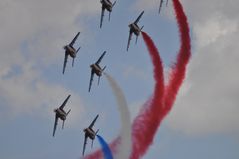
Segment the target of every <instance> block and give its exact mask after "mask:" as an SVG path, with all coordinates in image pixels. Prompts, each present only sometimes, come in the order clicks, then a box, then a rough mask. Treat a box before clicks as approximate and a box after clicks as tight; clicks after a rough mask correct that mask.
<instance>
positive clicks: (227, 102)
mask: <svg viewBox="0 0 239 159" xmlns="http://www.w3.org/2000/svg"><path fill="white" fill-rule="evenodd" d="M183 2H184V4H185V5H186V6H187V7H186V13H187V14H189V16H190V17H191V23H192V24H191V25H193V33H194V37H195V45H194V50H193V54H194V55H193V57H192V59H191V61H190V64H189V66H188V73H187V78H186V80H185V82H184V84H183V87H182V89H181V90H180V94H179V96H178V98H177V101H176V103H175V106H174V109H173V110H172V112H171V114H170V115H169V117H168V119H167V124H168V126H169V127H171V128H173V129H174V130H176V131H180V132H183V133H186V134H189V135H206V134H212V133H230V134H238V132H239V126H238V124H237V123H238V121H239V117H238V113H239V107H238V103H239V99H238V95H239V85H238V81H239V74H238V73H237V72H238V70H237V68H238V67H239V64H238V60H239V54H238V50H239V46H238V45H237V41H238V40H239V38H238V36H237V35H238V33H239V27H238V25H239V20H238V18H239V17H238V15H237V17H236V15H233V16H231V17H230V15H231V13H234V12H235V10H234V9H236V10H238V9H237V8H236V7H231V8H230V11H229V8H228V6H227V5H229V6H232V5H234V6H238V5H237V3H238V2H237V1H235V2H234V3H232V1H229V2H228V1H210V2H209V1H197V2H196V1H194V2H191V1H190V2H189V1H186V0H185V1H183ZM214 2H215V3H214ZM224 3H225V5H224V6H225V7H223V6H222V4H224ZM218 9H219V10H218ZM187 10H189V13H188V12H187ZM202 11H203V12H202ZM190 13H191V14H190Z"/></svg>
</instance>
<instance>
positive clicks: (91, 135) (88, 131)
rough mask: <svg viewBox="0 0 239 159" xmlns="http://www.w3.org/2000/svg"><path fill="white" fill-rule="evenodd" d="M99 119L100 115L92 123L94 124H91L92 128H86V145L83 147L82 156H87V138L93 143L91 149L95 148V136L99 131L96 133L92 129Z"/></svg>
mask: <svg viewBox="0 0 239 159" xmlns="http://www.w3.org/2000/svg"><path fill="white" fill-rule="evenodd" d="M98 117H99V115H97V116H96V117H95V119H94V120H93V121H92V123H91V124H90V126H89V127H88V128H85V129H84V133H85V140H84V145H83V152H82V156H84V154H85V146H86V144H87V138H88V137H89V138H90V139H91V140H92V142H91V148H92V147H93V142H94V139H95V136H96V135H97V133H98V131H99V129H98V130H97V131H96V132H95V131H94V130H93V129H92V127H93V126H94V124H95V121H96V120H97V118H98Z"/></svg>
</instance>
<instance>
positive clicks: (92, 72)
mask: <svg viewBox="0 0 239 159" xmlns="http://www.w3.org/2000/svg"><path fill="white" fill-rule="evenodd" d="M93 78H94V71H93V69H92V70H91V75H90V84H89V92H90V89H91V85H92V82H93Z"/></svg>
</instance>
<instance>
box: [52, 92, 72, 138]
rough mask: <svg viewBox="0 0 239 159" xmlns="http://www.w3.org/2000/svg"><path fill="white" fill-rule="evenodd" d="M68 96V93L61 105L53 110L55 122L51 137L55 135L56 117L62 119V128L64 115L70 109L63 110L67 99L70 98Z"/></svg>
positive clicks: (65, 115)
mask: <svg viewBox="0 0 239 159" xmlns="http://www.w3.org/2000/svg"><path fill="white" fill-rule="evenodd" d="M70 96H71V95H68V97H67V98H66V99H65V101H64V102H63V103H62V105H61V106H60V107H59V108H57V109H54V112H55V114H56V115H55V124H54V128H53V137H54V136H55V132H56V127H57V122H58V118H60V119H61V120H62V121H63V123H62V129H63V128H64V123H65V120H66V117H67V115H68V114H69V113H70V111H71V109H70V110H68V112H65V111H64V107H65V105H66V103H67V101H68V99H69V98H70Z"/></svg>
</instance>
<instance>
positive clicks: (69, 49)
mask: <svg viewBox="0 0 239 159" xmlns="http://www.w3.org/2000/svg"><path fill="white" fill-rule="evenodd" d="M64 49H65V50H66V53H67V54H68V55H70V56H71V57H72V58H75V57H76V50H75V48H74V47H72V46H70V45H66V46H65V47H64Z"/></svg>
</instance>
